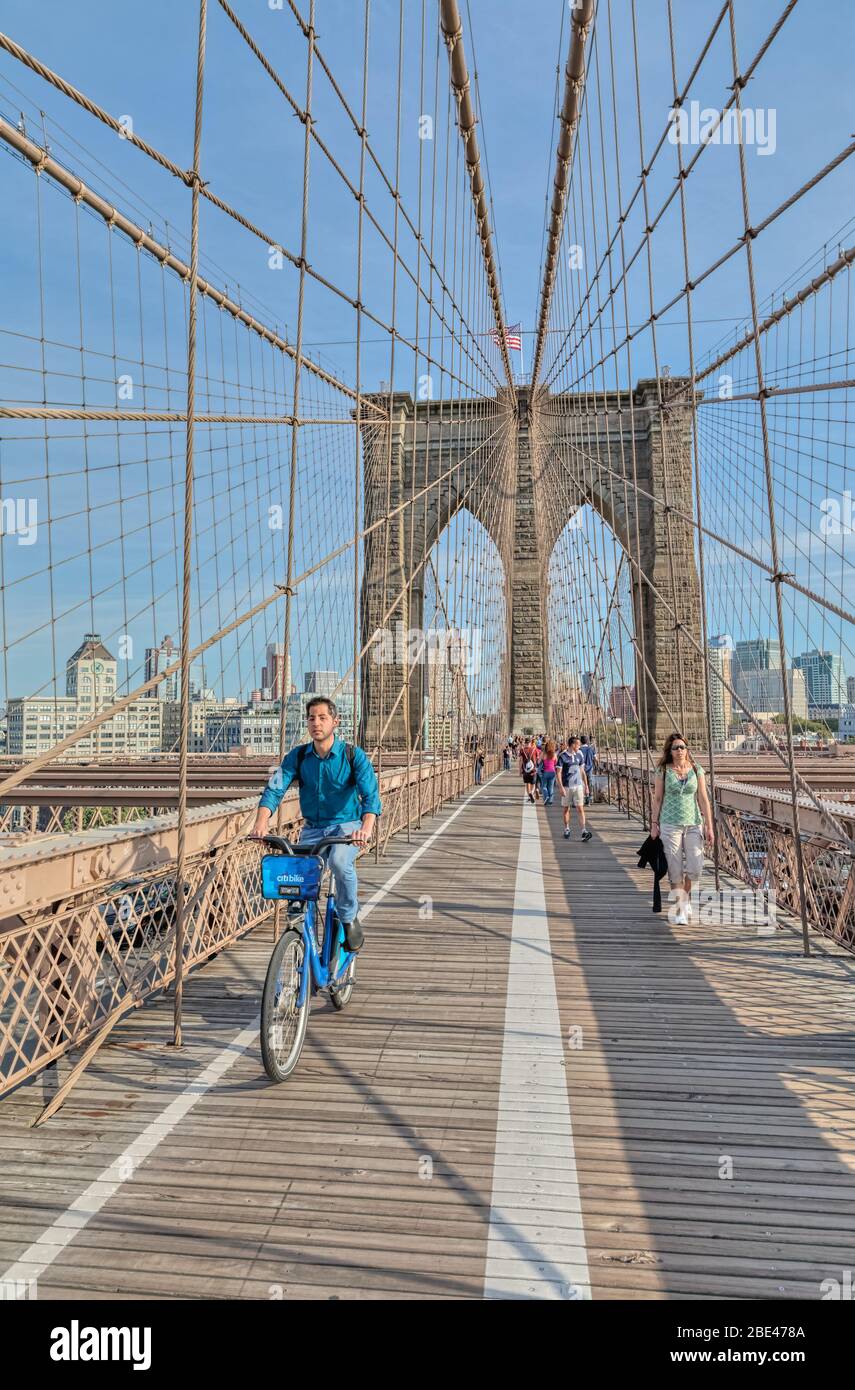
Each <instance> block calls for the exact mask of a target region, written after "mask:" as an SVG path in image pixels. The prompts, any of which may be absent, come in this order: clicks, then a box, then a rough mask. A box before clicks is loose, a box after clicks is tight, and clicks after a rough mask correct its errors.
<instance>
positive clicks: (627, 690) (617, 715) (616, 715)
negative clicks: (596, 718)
mask: <svg viewBox="0 0 855 1390" xmlns="http://www.w3.org/2000/svg"><path fill="white" fill-rule="evenodd" d="M609 713H610V714H611V716H612V718H613V719H619V720H620V721H621V723H623V724H634V723H635V720H636V705H635V686H634V685H615V686H613V687H612V693H611V695H610V696H609Z"/></svg>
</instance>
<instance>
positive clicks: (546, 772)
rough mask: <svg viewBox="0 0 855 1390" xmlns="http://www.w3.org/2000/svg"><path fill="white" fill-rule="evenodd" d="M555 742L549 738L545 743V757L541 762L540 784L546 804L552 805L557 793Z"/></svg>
mask: <svg viewBox="0 0 855 1390" xmlns="http://www.w3.org/2000/svg"><path fill="white" fill-rule="evenodd" d="M556 767H557V763H556V759H555V744H554V743H553V742H552V740H551V739H547V740H546V742H545V743H544V745H543V757H542V758H541V762H540V784H541V787H542V788H543V804H544V806H551V805H552V798H553V797H554V795H555V773H556Z"/></svg>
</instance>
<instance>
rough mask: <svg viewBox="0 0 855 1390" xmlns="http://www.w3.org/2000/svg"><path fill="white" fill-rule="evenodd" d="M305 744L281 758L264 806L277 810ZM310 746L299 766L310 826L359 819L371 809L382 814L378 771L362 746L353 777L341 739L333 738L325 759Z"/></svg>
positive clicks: (302, 806)
mask: <svg viewBox="0 0 855 1390" xmlns="http://www.w3.org/2000/svg"><path fill="white" fill-rule="evenodd" d="M305 746H306V745H305V744H301V745H299V747H297V748H292V749H291V752H290V753H287V754H286V755H285V757H284V758H283V759H282V766H281V767H279V768H277V769H276V771H275V772H274V773H273V776H272V777H271V778H270V781H269V782H268V784H267V787H266V788H265V790H264V791H263V792H262V795H261V801H260V803H259V804H260V805H261V806H269V808H270V810H271V811H275V810H276V807H277V806H278V805H279V803H280V801H281V800H282V798H283V796H284V795H285V793H286V791H287V790H288V788H289V787H290V785H291V783H292V782H293V780H294V778H295V777H296V775H297V754H298V753H299V751H300V748H301V747H305ZM308 749H309V751H308V752H307V754H306V756H305V757H304V759H303V765H302V767H301V768H300V781H301V783H302V785H301V787H300V811H301V813H302V816H303V819H304V820H305V821H306V822H307V823H308V824H309V825H330V824H332V823H334V822H340V821H357V820H360V819H361V818H362V816H364V815H366V814H367V813H368V812H372V813H373V814H374V815H375V816H379V815H380V812H381V811H382V809H383V807H382V803H381V801H380V788H379V786H378V785H377V773H376V772H375V771H374V767H373V764H372V763H371V760H370V758H369V757H368V755H367V753H365V752H364V751H363V750H362V749H361V748H354V750H353V776H351V772H350V763H349V762H348V760H347V753H346V752H345V744H344V742H343V741H342V740H341V739H339V738H334V739H333V743H332V747H331V749H330V751H329V753H328V754H327V756H326V757H325V758H319V757H318V755H317V753H316V752H315V748H314V744H311V743H310V744H309V745H308ZM354 780H355V782H356V785H355V786H354Z"/></svg>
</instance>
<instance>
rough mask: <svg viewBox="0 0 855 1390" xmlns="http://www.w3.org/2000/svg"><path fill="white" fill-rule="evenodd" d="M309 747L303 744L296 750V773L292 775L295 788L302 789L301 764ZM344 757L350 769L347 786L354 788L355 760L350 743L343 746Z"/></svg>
mask: <svg viewBox="0 0 855 1390" xmlns="http://www.w3.org/2000/svg"><path fill="white" fill-rule="evenodd" d="M311 746H312V745H311V743H304V744H303V745H302V746H301V747H300V748H299V749H298V750H297V770H296V772H295V773H294V786H296V787H302V785H303V778H302V768H303V763H304V762H305V761H306V757H307V756H308V753H309V749H310V748H311ZM344 756H345V757H346V758H347V762H348V766H349V767H350V778H349V779H348V785H349V786H353V787H355V786H356V773H355V771H354V768H353V762H354V758H355V751H354V747H353V744H352V743H346V744H345V745H344Z"/></svg>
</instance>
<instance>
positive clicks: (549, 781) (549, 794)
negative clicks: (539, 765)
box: [540, 772, 555, 806]
mask: <svg viewBox="0 0 855 1390" xmlns="http://www.w3.org/2000/svg"><path fill="white" fill-rule="evenodd" d="M540 777H541V781H542V783H543V804H544V806H551V805H552V798H553V796H554V795H555V773H554V772H542V773H541V775H540Z"/></svg>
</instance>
